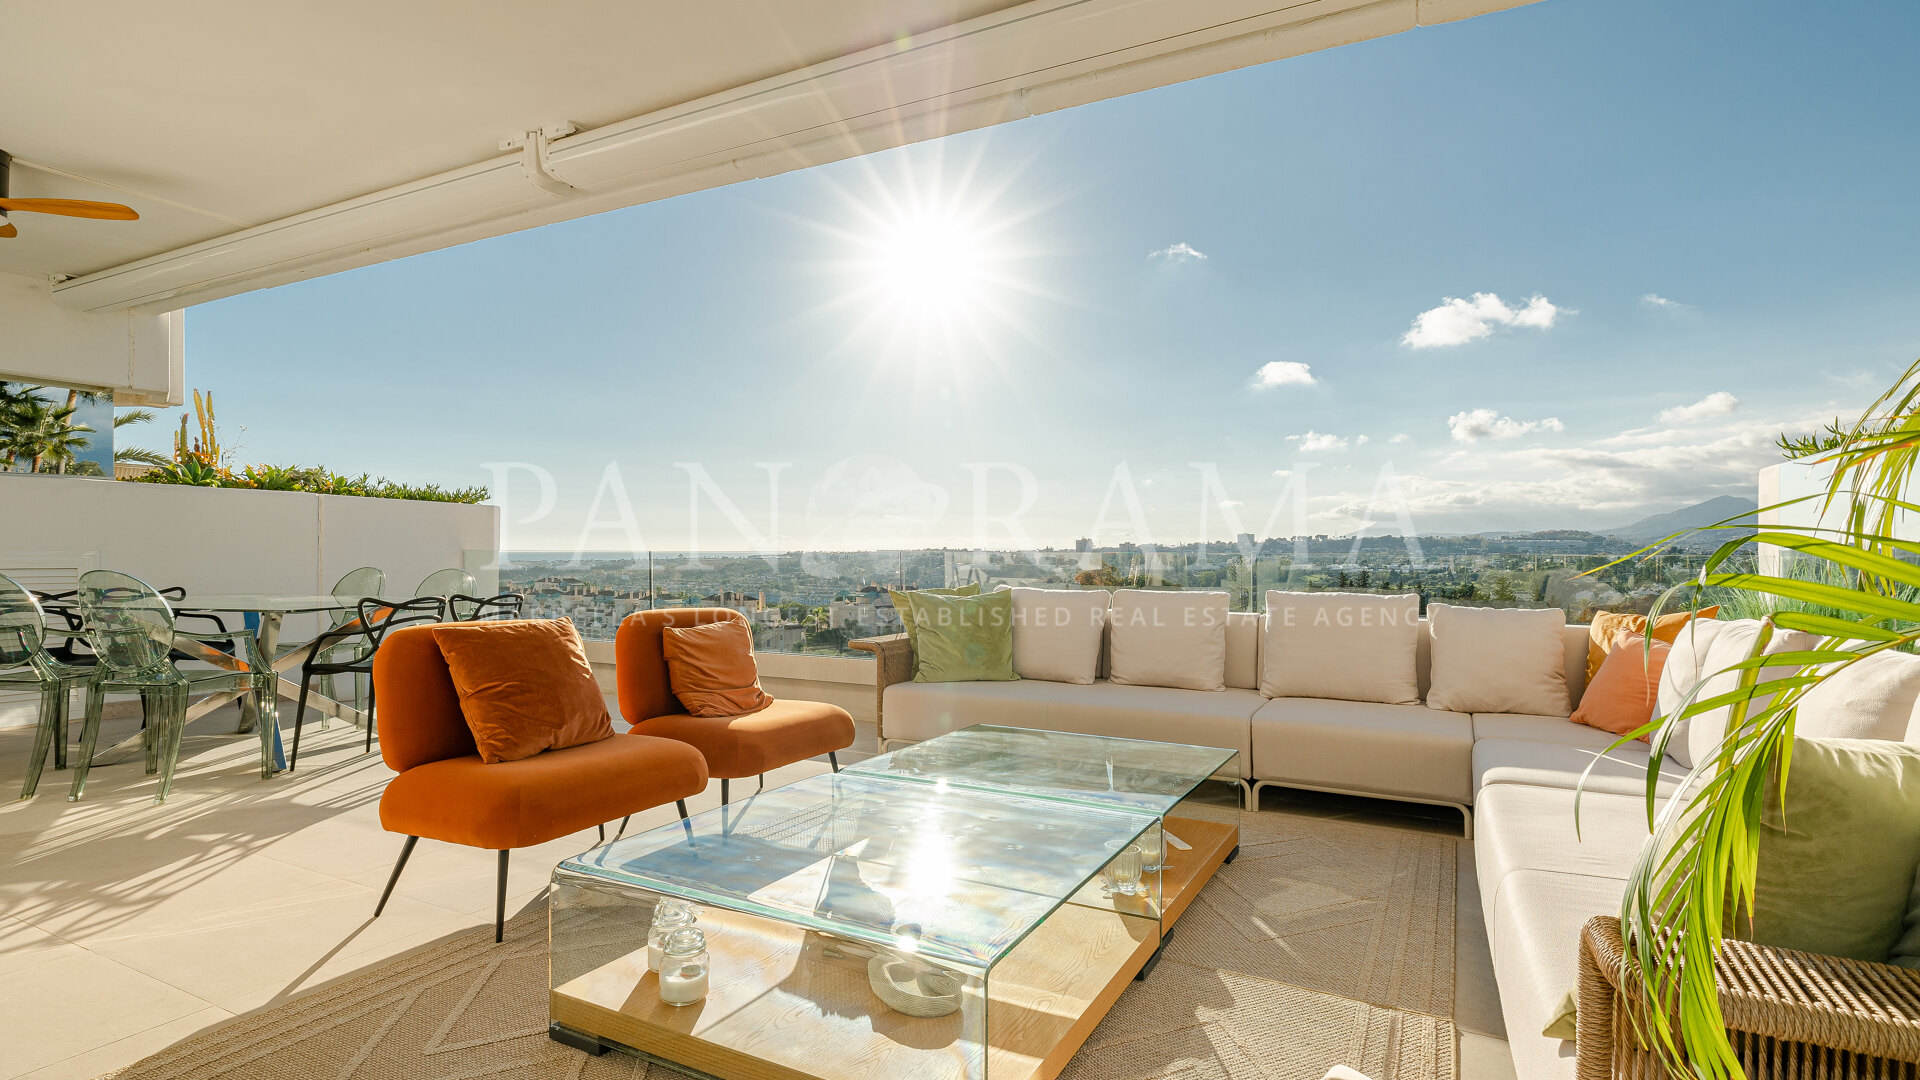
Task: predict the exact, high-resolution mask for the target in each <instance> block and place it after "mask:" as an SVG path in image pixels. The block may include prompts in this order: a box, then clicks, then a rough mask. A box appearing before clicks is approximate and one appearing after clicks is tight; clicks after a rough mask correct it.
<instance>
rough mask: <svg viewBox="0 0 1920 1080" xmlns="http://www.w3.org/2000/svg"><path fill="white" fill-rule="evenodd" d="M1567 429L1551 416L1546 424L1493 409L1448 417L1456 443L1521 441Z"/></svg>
mask: <svg viewBox="0 0 1920 1080" xmlns="http://www.w3.org/2000/svg"><path fill="white" fill-rule="evenodd" d="M1566 429H1567V426H1566V425H1565V424H1562V423H1561V422H1560V421H1559V419H1558V418H1556V417H1552V416H1549V417H1547V418H1546V419H1545V420H1515V419H1514V418H1513V417H1511V416H1501V415H1500V414H1499V413H1498V412H1496V411H1494V410H1492V409H1470V410H1468V411H1466V412H1457V413H1454V414H1453V415H1452V416H1449V417H1447V430H1448V431H1450V432H1452V433H1453V439H1454V441H1455V442H1465V443H1470V442H1479V441H1480V440H1482V439H1517V438H1519V437H1520V436H1522V435H1525V434H1528V433H1529V432H1534V431H1565V430H1566Z"/></svg>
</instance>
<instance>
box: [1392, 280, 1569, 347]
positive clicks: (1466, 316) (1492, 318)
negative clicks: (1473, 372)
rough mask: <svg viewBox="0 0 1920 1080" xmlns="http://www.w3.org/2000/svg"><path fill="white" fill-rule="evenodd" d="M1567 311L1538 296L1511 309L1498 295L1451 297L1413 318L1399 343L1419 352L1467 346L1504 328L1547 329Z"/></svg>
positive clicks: (1475, 294)
mask: <svg viewBox="0 0 1920 1080" xmlns="http://www.w3.org/2000/svg"><path fill="white" fill-rule="evenodd" d="M1566 310H1567V309H1566V308H1562V307H1558V306H1556V305H1555V304H1554V303H1553V301H1551V300H1548V299H1547V298H1546V297H1544V296H1541V295H1540V294H1539V293H1535V294H1534V295H1533V297H1532V298H1531V299H1529V300H1528V301H1527V302H1526V304H1524V305H1523V306H1520V307H1510V306H1508V304H1507V302H1506V301H1504V300H1502V299H1500V297H1499V296H1498V295H1497V294H1495V293H1484V292H1483V293H1474V294H1473V299H1471V300H1462V299H1460V298H1459V297H1456V296H1449V297H1446V298H1445V299H1443V300H1441V302H1440V306H1439V307H1437V308H1429V309H1427V310H1426V311H1423V312H1421V313H1420V314H1419V315H1417V316H1415V317H1414V320H1413V325H1412V326H1411V327H1409V328H1408V329H1407V332H1406V333H1405V334H1402V335H1401V336H1400V340H1401V341H1402V342H1403V343H1405V344H1407V345H1409V346H1411V347H1413V348H1416V349H1430V348H1435V347H1438V346H1443V345H1465V344H1466V343H1467V342H1469V341H1478V340H1479V339H1481V338H1483V337H1486V336H1487V335H1488V334H1491V333H1493V331H1494V330H1495V329H1496V328H1498V327H1502V326H1521V327H1530V328H1533V329H1536V330H1545V329H1547V328H1548V327H1551V326H1552V325H1553V323H1554V320H1555V319H1558V318H1559V317H1560V315H1561V313H1563V312H1565V311H1566Z"/></svg>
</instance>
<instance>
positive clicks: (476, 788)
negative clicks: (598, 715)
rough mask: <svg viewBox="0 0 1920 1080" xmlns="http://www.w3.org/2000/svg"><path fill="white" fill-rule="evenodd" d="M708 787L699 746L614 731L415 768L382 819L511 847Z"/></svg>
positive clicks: (388, 795)
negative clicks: (578, 742) (505, 755)
mask: <svg viewBox="0 0 1920 1080" xmlns="http://www.w3.org/2000/svg"><path fill="white" fill-rule="evenodd" d="M381 647H382V648H385V646H384V645H382V646H381ZM706 787H707V765H706V762H705V761H703V760H701V757H700V752H699V751H698V750H696V749H694V748H693V747H691V746H688V745H687V744H685V743H681V742H675V741H673V740H671V739H648V738H643V737H641V736H638V735H614V736H610V737H608V738H605V739H602V740H600V741H599V742H595V743H588V744H587V745H585V746H574V747H569V748H567V749H565V750H553V751H549V752H547V753H544V754H535V755H534V756H533V757H530V758H526V759H524V760H522V761H509V762H506V763H504V764H499V765H488V764H486V763H484V762H482V761H481V760H480V759H479V758H478V757H476V756H474V755H471V754H469V755H467V756H466V757H458V758H448V759H447V760H445V761H434V762H429V763H428V764H425V765H421V766H418V767H416V768H412V769H408V770H407V771H406V772H404V773H401V774H400V775H399V776H396V777H394V778H393V780H392V781H390V782H389V783H388V784H387V790H386V792H385V793H383V794H382V795H381V797H380V824H381V825H382V826H384V827H385V828H386V829H387V831H389V832H397V833H404V834H405V835H407V836H424V837H426V838H427V839H429V840H444V841H446V842H448V843H453V844H466V845H468V846H469V847H478V848H488V849H491V850H494V851H501V850H505V849H507V848H519V847H532V846H533V845H535V844H544V843H546V842H547V841H549V840H553V839H555V838H557V837H562V836H566V835H568V834H570V833H576V832H579V831H580V830H581V829H586V828H590V827H592V826H594V825H598V824H601V823H602V822H607V821H615V820H618V819H619V818H621V817H624V816H626V815H627V814H635V813H639V812H640V811H642V810H647V809H650V808H652V807H655V806H662V805H665V804H667V803H670V802H672V801H674V800H675V799H685V798H690V797H692V796H694V795H698V794H700V793H701V792H702V791H705V790H706Z"/></svg>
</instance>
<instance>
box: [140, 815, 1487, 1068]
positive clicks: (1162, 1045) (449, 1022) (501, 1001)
mask: <svg viewBox="0 0 1920 1080" xmlns="http://www.w3.org/2000/svg"><path fill="white" fill-rule="evenodd" d="M1454 843H1455V842H1454V841H1452V840H1449V839H1446V838H1443V837H1438V836H1430V835H1425V834H1419V833H1411V832H1403V831H1400V830H1395V829H1388V828H1381V827H1376V826H1370V825H1354V824H1348V823H1344V822H1339V821H1328V820H1324V819H1318V818H1308V817H1300V816H1294V815H1287V814H1279V813H1260V814H1248V815H1245V817H1244V823H1243V826H1242V830H1241V851H1240V857H1239V858H1238V859H1237V860H1236V861H1235V862H1234V863H1233V865H1231V866H1227V867H1224V868H1222V870H1221V872H1220V873H1219V874H1218V875H1217V876H1216V877H1215V879H1214V881H1213V882H1211V883H1210V884H1209V885H1208V886H1207V887H1206V889H1204V890H1203V891H1202V892H1201V893H1200V895H1199V896H1198V897H1197V898H1196V899H1195V900H1194V904H1193V906H1192V907H1191V908H1190V909H1189V910H1188V911H1187V913H1186V914H1185V915H1184V916H1183V917H1182V918H1181V921H1180V923H1179V925H1178V926H1177V928H1176V931H1175V933H1174V935H1173V937H1172V939H1171V941H1170V943H1169V945H1168V949H1167V951H1166V953H1165V954H1164V955H1163V957H1162V959H1161V962H1160V966H1159V967H1158V968H1156V969H1155V970H1154V973H1153V974H1152V975H1151V976H1150V977H1149V978H1148V979H1146V980H1145V981H1143V982H1138V983H1135V984H1133V985H1132V986H1131V987H1130V988H1129V989H1128V990H1127V991H1126V993H1125V994H1124V995H1122V996H1121V998H1120V1001H1119V1003H1118V1004H1117V1005H1116V1006H1115V1007H1114V1009H1113V1011H1112V1012H1111V1013H1110V1014H1109V1015H1108V1016H1107V1018H1106V1020H1105V1021H1103V1022H1102V1023H1101V1024H1100V1026H1099V1027H1098V1028H1097V1029H1095V1031H1094V1033H1093V1035H1092V1036H1091V1037H1090V1038H1089V1039H1088V1041H1087V1044H1086V1046H1085V1047H1083V1048H1082V1049H1081V1051H1080V1053H1079V1054H1078V1055H1077V1056H1076V1057H1075V1058H1074V1060H1073V1061H1072V1062H1071V1063H1070V1064H1069V1065H1068V1066H1067V1070H1066V1072H1065V1073H1064V1074H1063V1080H1176V1078H1177V1080H1255V1078H1259V1080H1318V1078H1319V1077H1320V1076H1321V1075H1323V1074H1324V1073H1325V1072H1326V1070H1327V1069H1328V1068H1329V1067H1330V1066H1333V1065H1348V1066H1351V1067H1353V1068H1356V1069H1359V1070H1360V1071H1361V1072H1364V1073H1366V1074H1367V1075H1368V1076H1371V1077H1374V1078H1375V1080H1453V1078H1454V1068H1455V1061H1454V1057H1455V1055H1454V1046H1455V1035H1454V1027H1453V1023H1452V1021H1451V1020H1449V1019H1447V1017H1448V1016H1449V1015H1450V1014H1451V1011H1452V999H1453V911H1454V878H1453V875H1454ZM548 959H549V954H548V948H547V919H546V910H545V908H544V907H538V908H533V909H529V910H528V911H525V912H523V913H521V914H520V915H519V916H517V917H516V918H514V919H513V920H512V921H510V922H509V923H508V924H507V931H506V941H505V943H503V944H499V945H496V944H494V942H493V934H492V932H491V928H490V927H489V928H485V929H476V930H473V931H470V932H467V933H464V934H459V935H456V936H454V937H451V938H448V939H447V940H445V941H442V942H439V943H437V944H434V945H430V946H427V947H426V948H424V949H422V950H420V951H418V952H415V953H413V954H411V955H408V956H405V957H401V958H399V959H396V960H391V961H388V962H386V963H384V964H382V965H380V966H378V967H375V968H371V969H369V970H367V971H364V972H361V973H359V974H357V975H351V976H348V977H346V978H344V979H342V980H340V981H338V982H335V983H333V984H331V985H329V986H327V987H324V988H322V989H319V990H316V991H314V992H312V993H309V994H306V995H304V996H302V997H299V998H295V999H294V1000H292V1001H289V1002H287V1003H286V1004H283V1005H279V1006H276V1007H274V1008H272V1009H268V1010H265V1011H262V1012H258V1013H254V1014H252V1015H250V1016H244V1017H240V1018H237V1019H235V1020H233V1021H231V1022H229V1023H228V1024H226V1025H224V1026H222V1027H219V1028H216V1029H214V1030H212V1031H209V1032H206V1033H204V1034H202V1035H198V1036H195V1037H193V1038H191V1039H188V1040H186V1041H184V1042H181V1043H178V1044H176V1045H174V1046H172V1047H169V1048H168V1049H166V1050H163V1051H161V1052H160V1053H158V1054H155V1055H153V1056H152V1057H149V1058H147V1059H145V1060H143V1061H140V1062H137V1063H135V1064H133V1065H131V1066H128V1067H127V1068H125V1069H121V1070H119V1071H117V1072H114V1073H111V1074H109V1076H110V1077H113V1078H114V1080H215V1078H219V1080H243V1078H244V1080H463V1078H472V1077H492V1076H511V1077H528V1078H537V1080H547V1078H556V1080H557V1078H566V1080H613V1078H633V1080H638V1078H651V1080H672V1078H674V1077H676V1076H677V1075H678V1074H677V1073H674V1072H673V1071H671V1070H668V1069H665V1068H660V1067H657V1066H653V1067H650V1066H648V1065H647V1064H645V1063H643V1062H641V1061H639V1060H637V1059H634V1058H630V1057H627V1056H624V1055H621V1054H618V1053H613V1054H607V1055H605V1056H603V1057H597V1058H595V1057H588V1056H587V1055H585V1054H582V1053H580V1052H578V1051H575V1050H570V1049H568V1048H566V1047H563V1046H560V1045H559V1044H557V1043H554V1042H552V1041H551V1040H549V1039H548V1038H547V1034H546V1029H547V1014H546V994H547V972H548Z"/></svg>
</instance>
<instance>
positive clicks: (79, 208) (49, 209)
mask: <svg viewBox="0 0 1920 1080" xmlns="http://www.w3.org/2000/svg"><path fill="white" fill-rule="evenodd" d="M0 210H6V211H8V212H13V211H16V210H17V211H23V212H26V213H29V214H58V215H60V216H61V217H77V218H99V219H101V220H103V221H138V220H140V215H139V214H136V213H134V211H133V208H132V207H131V206H121V205H120V204H119V203H110V202H86V201H83V200H80V199H0Z"/></svg>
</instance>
